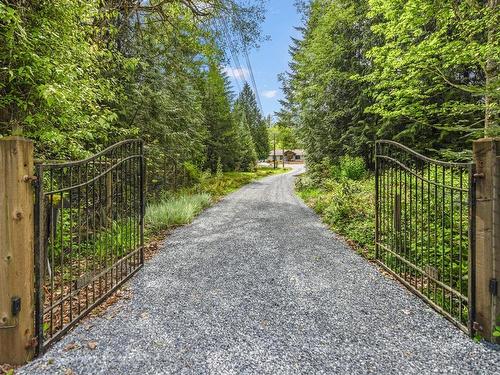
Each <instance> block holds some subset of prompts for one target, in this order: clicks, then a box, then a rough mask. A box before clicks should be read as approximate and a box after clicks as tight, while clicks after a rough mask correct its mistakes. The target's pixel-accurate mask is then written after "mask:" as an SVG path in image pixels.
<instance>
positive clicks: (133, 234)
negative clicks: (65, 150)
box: [35, 140, 145, 353]
mask: <svg viewBox="0 0 500 375" xmlns="http://www.w3.org/2000/svg"><path fill="white" fill-rule="evenodd" d="M36 175H37V188H36V200H35V202H36V204H35V265H36V269H35V274H36V279H35V283H36V285H35V288H36V292H37V299H36V317H35V326H36V327H35V329H36V335H37V338H38V352H39V353H41V352H43V351H44V350H45V349H46V348H47V346H48V345H50V344H51V343H53V342H54V341H55V340H57V339H59V338H60V337H61V336H62V335H63V334H64V333H65V332H66V331H67V330H68V329H69V328H71V327H72V326H73V325H74V324H75V323H76V322H77V321H78V320H79V319H81V318H82V317H83V316H85V315H86V314H87V313H88V312H90V311H91V310H92V309H93V308H94V307H96V306H97V305H98V304H99V303H101V302H102V301H103V300H104V299H105V298H107V297H108V296H109V295H110V294H111V293H112V292H113V291H115V290H116V289H117V288H118V287H119V286H120V285H121V284H122V283H123V282H124V281H126V280H127V279H128V278H130V277H131V276H132V275H133V274H134V273H135V272H136V271H137V270H138V269H139V268H141V266H142V265H143V262H144V258H143V244H144V237H143V227H144V220H143V217H144V205H145V197H144V176H145V163H144V152H143V143H142V141H141V140H127V141H123V142H120V143H117V144H115V145H113V146H111V147H109V148H107V149H106V150H104V151H102V152H100V153H98V154H96V155H94V156H92V157H90V158H88V159H85V160H80V161H73V162H66V163H39V164H37V165H36Z"/></svg>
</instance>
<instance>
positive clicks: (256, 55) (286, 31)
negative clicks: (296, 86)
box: [226, 0, 301, 116]
mask: <svg viewBox="0 0 500 375" xmlns="http://www.w3.org/2000/svg"><path fill="white" fill-rule="evenodd" d="M300 24H301V21H300V15H299V14H297V12H296V9H295V7H294V6H293V1H292V0H268V2H267V11H266V20H265V22H264V24H263V25H262V31H263V35H269V36H270V38H271V40H269V41H264V42H262V44H261V46H260V48H259V49H258V50H253V51H249V57H250V62H251V65H252V70H253V73H254V77H255V81H256V84H257V89H258V91H259V95H260V100H261V103H262V109H263V111H264V115H266V116H267V115H268V114H273V113H274V112H275V111H278V110H279V108H280V105H279V102H278V100H279V99H281V98H282V92H281V89H280V83H279V82H278V74H279V73H282V72H284V71H286V70H287V69H288V62H289V59H290V55H289V53H288V46H289V45H290V42H291V37H292V36H294V37H298V36H299V33H298V32H297V31H296V30H295V29H294V27H295V26H299V25H300ZM239 60H240V63H241V65H242V70H243V72H241V73H239V72H237V71H234V68H235V66H234V63H233V65H232V66H231V67H228V68H227V69H226V73H228V75H229V76H230V77H231V81H232V83H233V90H234V91H235V92H238V86H237V84H236V83H235V82H234V80H235V78H234V76H235V75H236V76H242V75H243V76H245V78H247V77H248V73H247V72H246V68H245V67H246V65H245V58H244V57H243V56H240V57H239ZM248 78H249V77H248ZM249 82H250V81H249ZM240 85H241V84H240Z"/></svg>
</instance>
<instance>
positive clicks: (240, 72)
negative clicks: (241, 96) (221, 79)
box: [223, 66, 249, 79]
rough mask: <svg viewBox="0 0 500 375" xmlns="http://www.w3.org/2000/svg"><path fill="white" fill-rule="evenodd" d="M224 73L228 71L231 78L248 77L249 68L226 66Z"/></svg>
mask: <svg viewBox="0 0 500 375" xmlns="http://www.w3.org/2000/svg"><path fill="white" fill-rule="evenodd" d="M223 71H224V73H226V74H227V75H228V76H229V77H231V78H244V79H247V78H248V77H249V72H248V69H245V68H241V69H237V68H230V67H227V66H226V67H225V68H224V69H223Z"/></svg>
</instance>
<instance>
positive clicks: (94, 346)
mask: <svg viewBox="0 0 500 375" xmlns="http://www.w3.org/2000/svg"><path fill="white" fill-rule="evenodd" d="M87 347H88V348H89V349H90V350H94V349H95V348H97V342H96V341H89V342H88V343H87Z"/></svg>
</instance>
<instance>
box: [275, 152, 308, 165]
mask: <svg viewBox="0 0 500 375" xmlns="http://www.w3.org/2000/svg"><path fill="white" fill-rule="evenodd" d="M283 157H284V158H285V163H304V161H305V152H304V150H285V152H284V153H283V150H276V160H278V161H283ZM273 160H274V150H271V152H270V153H269V157H268V160H267V161H268V162H269V163H272V162H273Z"/></svg>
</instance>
